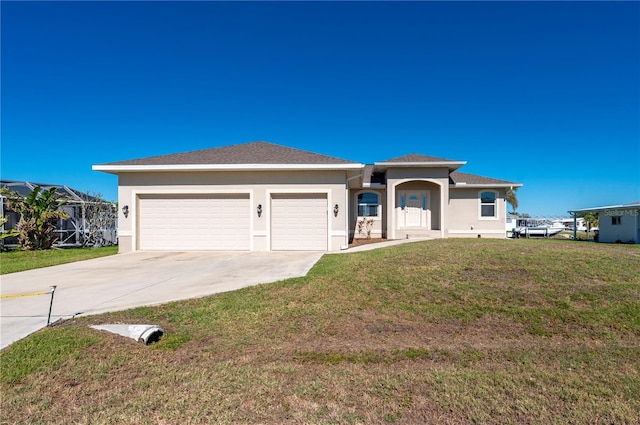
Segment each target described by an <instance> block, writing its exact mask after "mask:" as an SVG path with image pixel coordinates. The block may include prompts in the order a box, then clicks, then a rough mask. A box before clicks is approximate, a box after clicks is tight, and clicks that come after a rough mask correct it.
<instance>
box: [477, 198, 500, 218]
mask: <svg viewBox="0 0 640 425" xmlns="http://www.w3.org/2000/svg"><path fill="white" fill-rule="evenodd" d="M480 217H481V218H496V217H498V205H497V196H496V192H494V191H485V192H481V193H480Z"/></svg>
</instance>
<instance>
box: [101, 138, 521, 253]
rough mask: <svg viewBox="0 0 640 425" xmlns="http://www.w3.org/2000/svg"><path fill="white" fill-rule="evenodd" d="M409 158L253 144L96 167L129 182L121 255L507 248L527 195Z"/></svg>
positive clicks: (123, 201) (121, 184)
mask: <svg viewBox="0 0 640 425" xmlns="http://www.w3.org/2000/svg"><path fill="white" fill-rule="evenodd" d="M464 164H466V162H464V161H452V160H448V159H442V158H435V157H430V156H424V155H417V154H412V155H407V156H403V157H400V158H395V159H390V160H387V161H382V162H376V163H374V164H370V165H364V164H360V163H357V162H353V161H348V160H344V159H340V158H333V157H329V156H325V155H320V154H317V153H312V152H307V151H302V150H298V149H293V148H289V147H285V146H280V145H275V144H271V143H266V142H253V143H246V144H240V145H233V146H226V147H220V148H214V149H204V150H200V151H193V152H184V153H177V154H172V155H163V156H155V157H150V158H142V159H134V160H130V161H121V162H112V163H108V164H100V165H94V166H93V169H94V170H97V171H103V172H107V173H112V174H117V175H118V202H119V205H120V212H119V224H118V229H119V243H120V251H121V252H127V251H136V250H243V251H271V250H319V251H338V250H340V249H345V248H346V247H347V246H348V243H349V241H350V239H351V238H353V237H364V236H365V235H364V234H358V232H357V222H358V220H362V219H373V229H372V233H371V237H383V238H387V239H404V238H410V237H434V238H446V237H453V236H457V237H498V238H503V237H505V216H506V201H505V191H506V190H507V189H508V188H511V187H518V186H521V184H518V183H512V182H508V181H504V180H497V179H492V178H487V177H481V176H476V175H473V174H466V173H461V172H458V171H457V169H458V168H460V167H461V166H463V165H464Z"/></svg>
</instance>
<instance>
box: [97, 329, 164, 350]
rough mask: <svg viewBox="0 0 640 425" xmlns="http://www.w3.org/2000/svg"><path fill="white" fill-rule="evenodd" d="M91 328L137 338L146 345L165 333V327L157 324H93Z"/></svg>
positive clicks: (157, 339) (158, 339)
mask: <svg viewBox="0 0 640 425" xmlns="http://www.w3.org/2000/svg"><path fill="white" fill-rule="evenodd" d="M91 328H93V329H97V330H101V331H107V332H111V333H114V334H118V335H122V336H124V337H127V338H131V339H135V340H136V341H139V342H144V343H145V344H146V345H149V344H152V343H154V342H158V341H160V338H162V336H163V335H164V329H162V328H160V327H159V326H156V325H93V326H91Z"/></svg>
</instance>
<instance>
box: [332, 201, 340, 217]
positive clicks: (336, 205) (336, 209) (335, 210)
mask: <svg viewBox="0 0 640 425" xmlns="http://www.w3.org/2000/svg"><path fill="white" fill-rule="evenodd" d="M339 210H340V207H339V206H338V204H335V205H334V206H333V216H334V217H337V216H338V211H339Z"/></svg>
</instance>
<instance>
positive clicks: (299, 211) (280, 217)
mask: <svg viewBox="0 0 640 425" xmlns="http://www.w3.org/2000/svg"><path fill="white" fill-rule="evenodd" d="M271 249H272V250H274V251H326V250H327V195H326V194H273V195H272V198H271Z"/></svg>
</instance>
